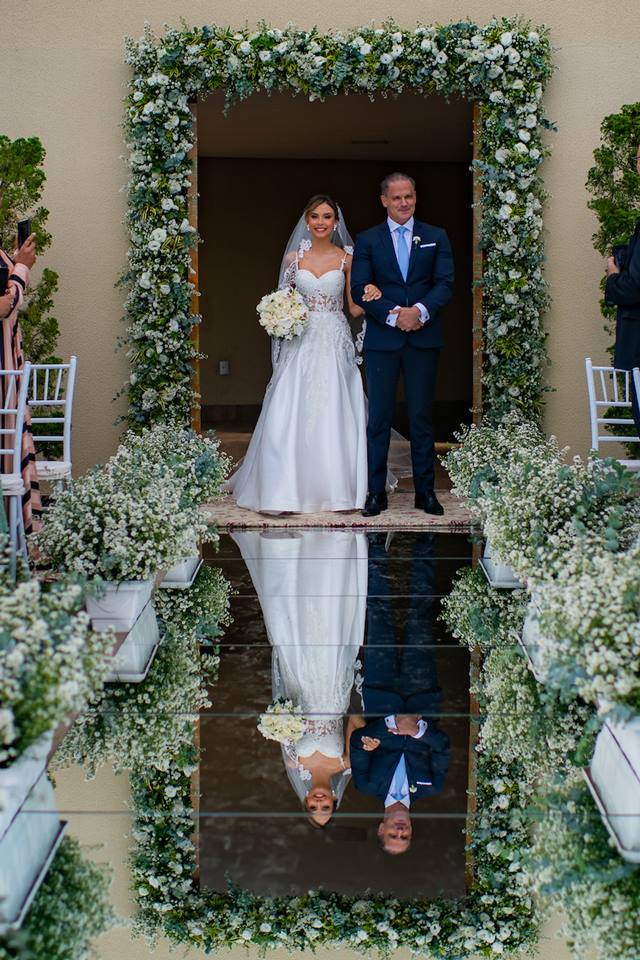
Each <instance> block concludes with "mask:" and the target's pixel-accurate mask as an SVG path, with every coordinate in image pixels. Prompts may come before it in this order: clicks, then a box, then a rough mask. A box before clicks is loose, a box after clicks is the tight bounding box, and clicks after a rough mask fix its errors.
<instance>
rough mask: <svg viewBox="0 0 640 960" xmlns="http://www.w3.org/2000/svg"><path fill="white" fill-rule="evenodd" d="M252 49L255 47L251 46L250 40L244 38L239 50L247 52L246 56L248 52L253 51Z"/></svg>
mask: <svg viewBox="0 0 640 960" xmlns="http://www.w3.org/2000/svg"><path fill="white" fill-rule="evenodd" d="M252 49H253V47H252V46H251V44H250V43H249V41H248V40H243V41H242V43H241V44H239V46H238V51H239V52H240V53H243V54H245V56H246V54H248V53H251V51H252Z"/></svg>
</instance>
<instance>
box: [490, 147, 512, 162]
mask: <svg viewBox="0 0 640 960" xmlns="http://www.w3.org/2000/svg"><path fill="white" fill-rule="evenodd" d="M494 156H495V158H496V160H497V161H498V163H506V162H507V157H508V156H509V151H508V150H505V148H504V147H498V149H497V150H496V152H495V154H494Z"/></svg>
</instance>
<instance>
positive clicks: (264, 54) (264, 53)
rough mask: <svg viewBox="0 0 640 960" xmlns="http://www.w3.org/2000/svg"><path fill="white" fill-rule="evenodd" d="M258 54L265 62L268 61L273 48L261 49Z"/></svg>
mask: <svg viewBox="0 0 640 960" xmlns="http://www.w3.org/2000/svg"><path fill="white" fill-rule="evenodd" d="M258 56H259V57H260V59H261V60H262V62H263V63H268V62H269V60H271V50H261V51H260V53H259V54H258Z"/></svg>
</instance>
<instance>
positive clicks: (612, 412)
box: [585, 357, 640, 470]
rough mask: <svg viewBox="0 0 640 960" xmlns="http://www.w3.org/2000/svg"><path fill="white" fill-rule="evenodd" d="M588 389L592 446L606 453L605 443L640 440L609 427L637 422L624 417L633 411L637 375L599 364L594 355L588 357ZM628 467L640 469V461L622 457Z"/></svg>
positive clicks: (621, 460) (624, 464)
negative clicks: (602, 446) (625, 413)
mask: <svg viewBox="0 0 640 960" xmlns="http://www.w3.org/2000/svg"><path fill="white" fill-rule="evenodd" d="M585 369H586V374H587V390H588V393H589V418H590V420H591V449H592V450H595V451H597V452H598V453H602V451H601V449H600V447H601V444H603V443H640V437H638V436H637V435H635V432H634V435H632V436H629V435H626V434H622V433H618V432H617V431H616V430H615V429H614V430H611V431H609V430H607V427H614V428H615V427H619V426H621V425H623V424H626V425H627V426H629V425H633V420H629V418H628V417H623V416H620V414H621V413H622V412H623V411H626V410H629V411H630V410H631V390H632V389H633V378H632V374H631V371H630V370H617V369H616V368H615V367H611V366H595V365H594V364H593V362H592V360H591V357H587V358H586V360H585ZM619 463H621V464H622V465H623V466H625V467H626V468H627V469H628V470H640V460H624V459H619Z"/></svg>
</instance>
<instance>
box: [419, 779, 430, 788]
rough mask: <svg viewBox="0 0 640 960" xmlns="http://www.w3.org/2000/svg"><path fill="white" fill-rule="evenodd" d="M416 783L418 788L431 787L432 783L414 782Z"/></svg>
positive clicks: (426, 781)
mask: <svg viewBox="0 0 640 960" xmlns="http://www.w3.org/2000/svg"><path fill="white" fill-rule="evenodd" d="M416 783H417V784H418V786H419V787H432V786H433V783H432V782H431V780H416Z"/></svg>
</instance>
